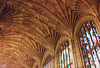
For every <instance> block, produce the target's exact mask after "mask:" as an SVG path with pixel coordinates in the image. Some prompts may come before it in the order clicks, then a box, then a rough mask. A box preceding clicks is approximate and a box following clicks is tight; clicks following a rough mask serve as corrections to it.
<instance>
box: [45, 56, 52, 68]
mask: <svg viewBox="0 0 100 68" xmlns="http://www.w3.org/2000/svg"><path fill="white" fill-rule="evenodd" d="M44 68H52V58H51V55H49V56H48V57H47V58H46V60H45V64H44Z"/></svg>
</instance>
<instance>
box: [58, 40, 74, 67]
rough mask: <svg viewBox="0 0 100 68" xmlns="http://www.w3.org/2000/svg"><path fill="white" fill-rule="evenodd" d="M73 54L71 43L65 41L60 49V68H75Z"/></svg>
mask: <svg viewBox="0 0 100 68" xmlns="http://www.w3.org/2000/svg"><path fill="white" fill-rule="evenodd" d="M72 61H73V60H72V52H71V47H70V44H69V41H65V42H63V43H62V44H61V46H60V48H59V68H73V62H72Z"/></svg>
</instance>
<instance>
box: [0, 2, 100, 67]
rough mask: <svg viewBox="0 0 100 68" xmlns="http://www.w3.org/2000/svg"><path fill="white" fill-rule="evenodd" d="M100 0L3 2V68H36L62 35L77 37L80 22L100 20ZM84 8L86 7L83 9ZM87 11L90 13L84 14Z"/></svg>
mask: <svg viewBox="0 0 100 68" xmlns="http://www.w3.org/2000/svg"><path fill="white" fill-rule="evenodd" d="M99 3H100V2H99V0H0V68H3V67H7V68H13V67H15V68H32V67H33V65H34V63H36V62H37V65H39V64H40V63H41V62H42V59H43V56H44V54H45V52H46V51H47V50H50V51H51V52H52V53H54V51H55V48H56V44H57V42H58V40H59V39H60V38H61V37H62V36H65V35H66V36H68V37H69V38H72V37H73V29H74V27H75V25H76V24H77V23H76V22H77V20H79V18H80V17H82V16H84V15H93V16H95V17H96V18H97V19H99V20H100V4H99ZM83 7H84V8H83ZM84 10H87V11H84Z"/></svg>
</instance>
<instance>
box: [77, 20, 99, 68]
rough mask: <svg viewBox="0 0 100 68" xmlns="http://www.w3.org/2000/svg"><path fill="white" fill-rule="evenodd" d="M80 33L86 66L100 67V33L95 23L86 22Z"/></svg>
mask: <svg viewBox="0 0 100 68" xmlns="http://www.w3.org/2000/svg"><path fill="white" fill-rule="evenodd" d="M78 35H79V41H80V45H81V51H82V55H83V60H84V66H85V68H100V65H99V64H100V35H99V33H98V30H97V28H96V26H95V24H94V23H93V22H92V21H88V22H87V23H84V24H83V25H82V27H81V29H80V31H79V34H78Z"/></svg>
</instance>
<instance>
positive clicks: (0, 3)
mask: <svg viewBox="0 0 100 68" xmlns="http://www.w3.org/2000/svg"><path fill="white" fill-rule="evenodd" d="M3 2H4V0H0V8H1V7H2V5H3Z"/></svg>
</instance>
